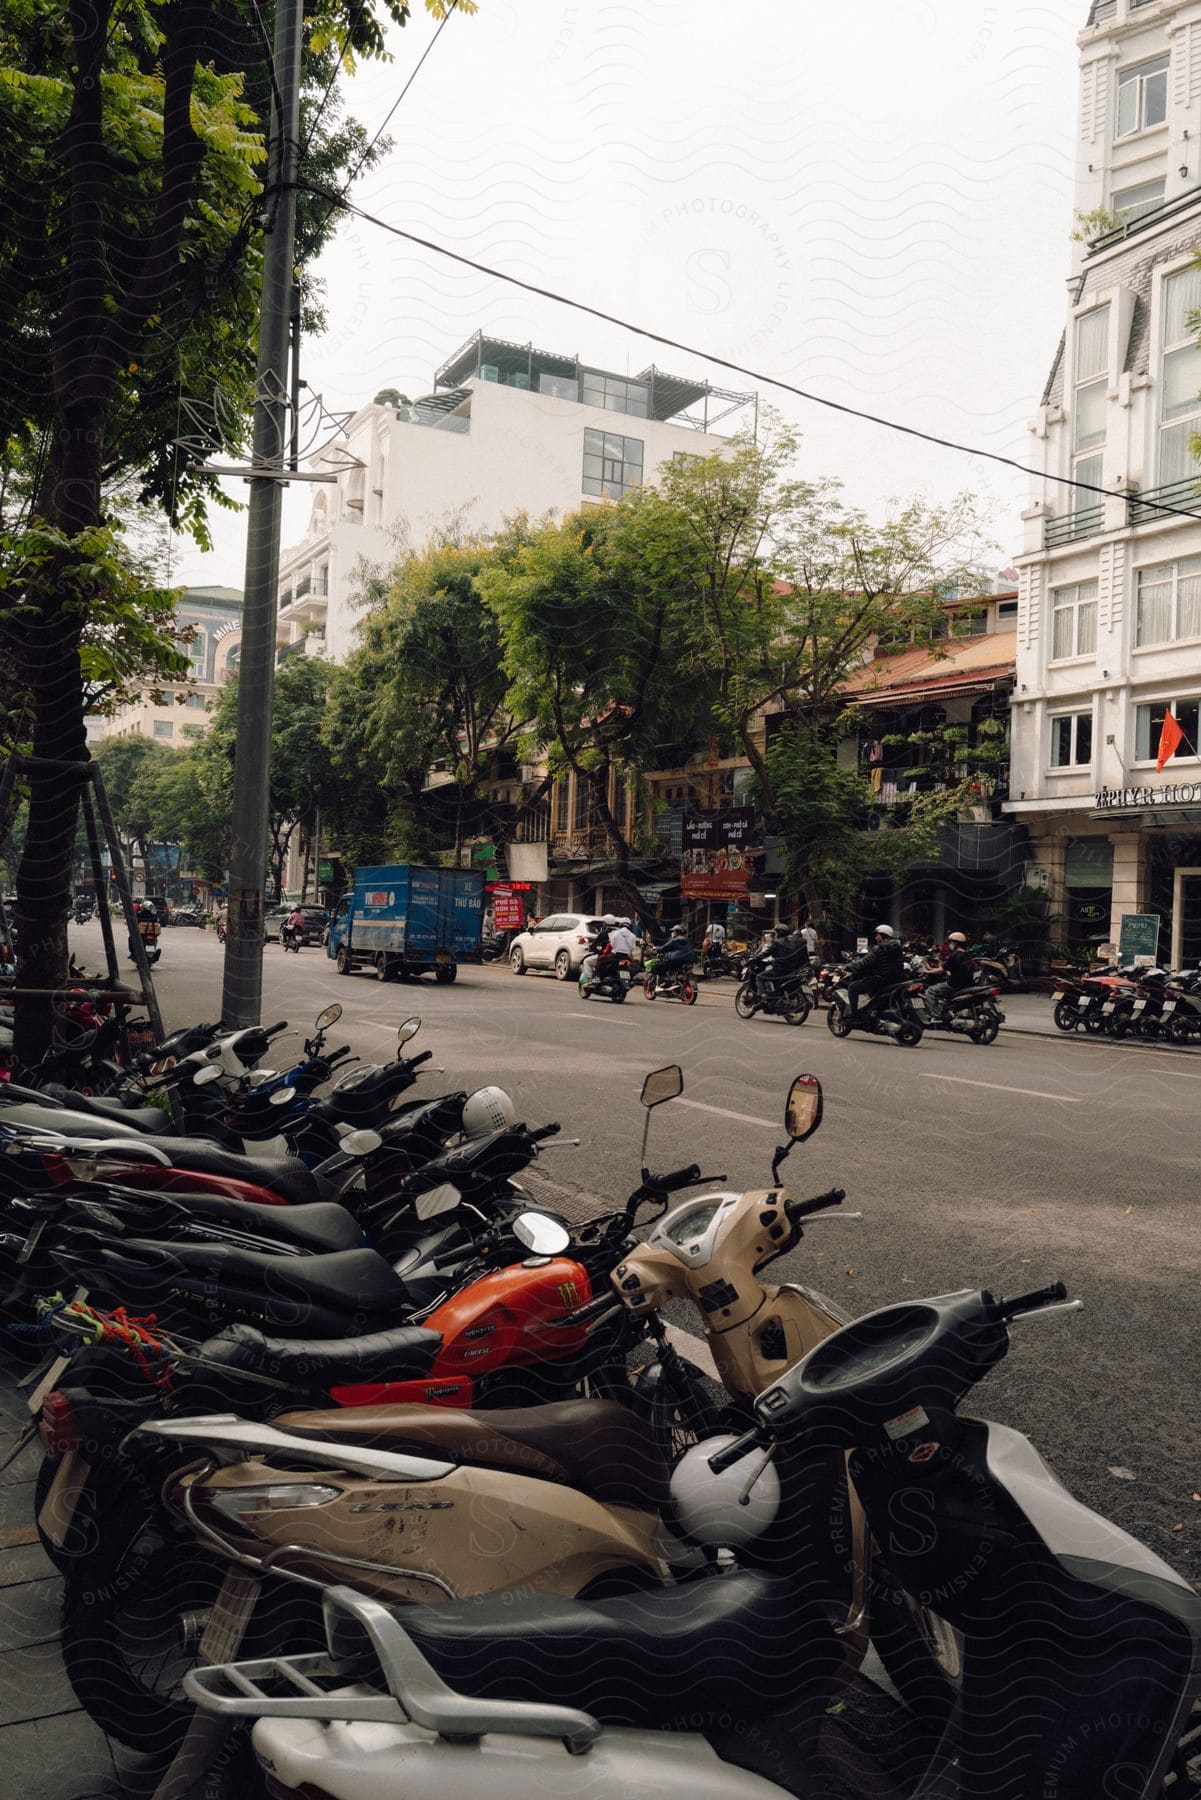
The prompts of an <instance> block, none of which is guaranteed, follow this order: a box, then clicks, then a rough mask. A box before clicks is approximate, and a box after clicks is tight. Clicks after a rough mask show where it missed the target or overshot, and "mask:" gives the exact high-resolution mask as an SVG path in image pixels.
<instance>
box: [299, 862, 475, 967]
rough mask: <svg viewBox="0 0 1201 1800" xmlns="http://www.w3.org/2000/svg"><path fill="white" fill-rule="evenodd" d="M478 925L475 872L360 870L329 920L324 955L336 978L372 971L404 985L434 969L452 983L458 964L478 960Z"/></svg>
mask: <svg viewBox="0 0 1201 1800" xmlns="http://www.w3.org/2000/svg"><path fill="white" fill-rule="evenodd" d="M483 921H484V876H483V873H482V872H481V871H479V870H475V869H426V868H420V867H418V866H416V865H414V864H411V863H398V864H395V865H393V866H385V867H382V868H373V869H358V870H356V872H355V879H354V887H353V889H352V890H351V892H350V893H348V894H343V896H342V898H341V899H340V900H339V902H338V904H337V907H336V909H335V911H334V916H333V918H332V919H331V920H330V927H329V943H328V945H327V953H328V955H330V956H332V957H333V959H334V961H335V963H336V964H337V966H338V973H339V975H352V974H353V973H354V972H355V970H356V969H372V970H374V972H375V975H376V977H377V978H378V979H379V980H380V981H391V980H393V979H399V980H401V981H408V980H409V979H410V978H411V977H412V976H414V975H424V974H425V972H426V970H427V969H432V970H433V972H434V975H435V978H436V979H437V980H438V981H453V980H454V978H455V976H456V975H457V974H458V971H459V964H460V963H465V962H467V963H470V962H479V961H480V938H481V935H482V931H483Z"/></svg>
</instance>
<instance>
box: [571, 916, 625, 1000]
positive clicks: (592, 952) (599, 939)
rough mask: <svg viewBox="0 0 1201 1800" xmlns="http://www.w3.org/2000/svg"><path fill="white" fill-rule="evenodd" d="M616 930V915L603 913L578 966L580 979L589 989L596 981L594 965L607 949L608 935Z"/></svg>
mask: <svg viewBox="0 0 1201 1800" xmlns="http://www.w3.org/2000/svg"><path fill="white" fill-rule="evenodd" d="M616 928H617V915H616V914H615V913H605V915H604V917H603V918H602V919H601V922H600V924H599V926H598V927H597V930H596V934H595V936H594V937H593V939H592V943H591V945H590V946H589V950H588V954H587V956H586V957H585V958H584V960H583V962H582V963H581V964H580V979H581V980H582V981H586V982H587V983H588V985H589V987H591V986H592V983H593V982H594V981H595V980H596V965H597V963H598V962H599V961H600V959H601V957H602V956H603V955H604V954H605V952H606V950H607V949H608V947H609V933H610V932H611V931H614V930H616Z"/></svg>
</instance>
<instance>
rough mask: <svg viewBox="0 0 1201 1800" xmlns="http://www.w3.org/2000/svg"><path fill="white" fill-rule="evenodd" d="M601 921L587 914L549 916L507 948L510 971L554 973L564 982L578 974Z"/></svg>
mask: <svg viewBox="0 0 1201 1800" xmlns="http://www.w3.org/2000/svg"><path fill="white" fill-rule="evenodd" d="M599 927H600V920H599V919H596V918H593V917H592V915H591V914H590V913H552V914H551V915H550V917H549V918H546V919H542V920H541V921H540V922H539V923H538V924H537V925H531V926H529V927H528V928H527V929H526V930H525V931H519V932H518V933H517V936H516V937H515V938H514V939H513V942H512V944H511V945H510V947H509V967H510V968H511V969H512V971H513V973H514V975H524V974H525V973H526V970H527V969H553V970H554V972H555V976H556V979H557V980H559V981H567V980H569V979H570V978H571V976H573V975H576V974H578V973H579V967H580V964H581V963H582V962H583V960H584V958H585V957H586V956H587V954H588V945H589V944H590V943H591V941H592V935H593V933H594V932H595V931H597V930H598V929H599Z"/></svg>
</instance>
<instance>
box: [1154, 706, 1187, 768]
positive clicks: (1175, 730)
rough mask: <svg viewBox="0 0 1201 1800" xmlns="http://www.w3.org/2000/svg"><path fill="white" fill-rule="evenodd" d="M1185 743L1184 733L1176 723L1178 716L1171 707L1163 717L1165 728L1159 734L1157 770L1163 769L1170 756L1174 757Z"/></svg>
mask: <svg viewBox="0 0 1201 1800" xmlns="http://www.w3.org/2000/svg"><path fill="white" fill-rule="evenodd" d="M1183 742H1184V733H1183V731H1181V729H1180V727H1179V725H1178V724H1177V723H1176V715H1175V713H1174V712H1173V711H1172V709H1171V707H1170V706H1169V708H1168V710H1167V712H1165V714H1164V716H1163V727H1162V729H1161V730H1160V733H1159V754H1158V756H1157V757H1156V759H1155V767H1156V769H1162V768H1163V766H1164V764H1165V763H1166V762H1167V760H1168V758H1169V757H1170V756H1174V755H1175V754H1176V751H1177V750H1178V749H1179V748H1180V745H1181V744H1182V743H1183Z"/></svg>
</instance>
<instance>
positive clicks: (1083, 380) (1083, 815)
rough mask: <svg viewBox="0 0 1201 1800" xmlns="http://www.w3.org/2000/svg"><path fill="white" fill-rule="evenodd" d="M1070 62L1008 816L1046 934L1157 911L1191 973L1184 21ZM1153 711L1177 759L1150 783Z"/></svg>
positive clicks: (1192, 649) (1189, 114) (1196, 761)
mask: <svg viewBox="0 0 1201 1800" xmlns="http://www.w3.org/2000/svg"><path fill="white" fill-rule="evenodd" d="M1079 45H1080V120H1079V134H1078V167H1077V179H1076V202H1075V204H1076V212H1077V217H1078V221H1079V223H1078V229H1077V234H1076V237H1077V245H1078V247H1077V250H1076V253H1075V257H1074V266H1073V269H1072V274H1071V278H1070V280H1069V283H1068V310H1067V320H1066V328H1065V330H1064V334H1063V337H1062V340H1061V342H1060V346H1059V350H1058V352H1057V354H1056V356H1055V358H1054V362H1053V365H1052V368H1051V373H1050V376H1049V378H1048V381H1047V384H1046V388H1045V391H1044V393H1043V396H1042V403H1041V406H1040V408H1039V412H1038V415H1037V418H1036V419H1035V421H1034V422H1033V424H1032V425H1031V428H1030V429H1031V433H1032V437H1031V446H1032V451H1033V459H1034V460H1036V461H1037V463H1038V465H1039V467H1040V468H1041V470H1042V471H1043V472H1044V473H1043V474H1042V476H1041V477H1040V478H1039V479H1037V480H1036V481H1035V482H1034V484H1033V493H1032V500H1031V505H1030V507H1029V508H1028V510H1027V512H1026V513H1025V515H1024V517H1025V520H1026V526H1027V531H1026V540H1025V546H1024V553H1023V554H1022V556H1021V557H1020V558H1019V559H1018V567H1019V573H1020V592H1019V613H1018V650H1017V687H1016V691H1015V694H1014V715H1013V761H1012V768H1011V783H1010V785H1011V789H1012V794H1011V799H1010V801H1009V802H1008V805H1007V811H1009V812H1010V813H1011V814H1012V815H1013V816H1014V817H1015V818H1017V819H1019V820H1021V821H1023V822H1024V823H1025V824H1026V826H1027V827H1028V830H1029V833H1030V838H1031V866H1032V873H1033V875H1034V878H1035V880H1036V881H1037V882H1038V883H1040V884H1041V885H1043V886H1045V887H1046V888H1047V890H1048V892H1049V893H1050V895H1051V898H1052V902H1053V909H1052V910H1053V912H1054V913H1056V914H1057V915H1058V917H1059V918H1060V920H1061V921H1062V926H1061V929H1060V935H1061V936H1062V937H1064V938H1065V939H1066V940H1068V941H1069V942H1072V943H1073V944H1074V945H1075V946H1077V947H1084V946H1086V945H1087V944H1088V943H1090V942H1102V941H1110V942H1114V943H1116V942H1117V940H1118V935H1119V929H1120V920H1121V917H1122V915H1124V914H1128V913H1144V914H1145V913H1154V914H1156V915H1158V917H1159V919H1160V921H1161V932H1160V939H1159V949H1160V955H1161V956H1164V957H1168V956H1170V957H1171V959H1172V960H1173V961H1174V962H1177V963H1179V962H1181V961H1189V962H1193V963H1195V962H1197V961H1199V960H1201V757H1199V756H1198V710H1199V705H1201V497H1199V496H1201V464H1199V463H1198V460H1197V457H1196V455H1195V453H1194V441H1195V438H1196V434H1197V432H1198V430H1199V429H1201V349H1199V348H1198V343H1197V335H1198V334H1197V322H1196V317H1195V314H1196V311H1197V309H1198V308H1199V307H1201V264H1199V262H1198V255H1197V246H1198V243H1199V242H1201V3H1198V0H1096V3H1095V4H1094V5H1093V6H1092V8H1091V10H1090V12H1089V15H1088V20H1087V24H1086V26H1085V29H1084V30H1083V32H1082V33H1081V35H1080V38H1079ZM1064 478H1067V479H1068V480H1075V481H1077V482H1080V483H1082V484H1084V485H1082V486H1080V487H1077V488H1073V487H1071V486H1069V485H1066V482H1065V479H1064ZM1095 488H1103V489H1107V490H1109V492H1107V493H1096V492H1094V491H1092V490H1093V489H1095ZM1169 707H1170V708H1172V709H1173V711H1174V713H1175V716H1176V718H1177V720H1178V722H1179V724H1180V726H1181V727H1182V729H1183V732H1184V741H1183V742H1182V743H1181V745H1180V748H1179V749H1178V750H1177V752H1176V754H1175V755H1174V756H1173V757H1172V759H1171V761H1170V762H1169V763H1168V764H1167V765H1166V767H1164V768H1163V769H1162V771H1161V770H1158V769H1157V767H1156V761H1157V749H1158V746H1159V741H1160V733H1161V728H1162V724H1163V718H1164V713H1165V710H1166V709H1167V708H1169Z"/></svg>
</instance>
